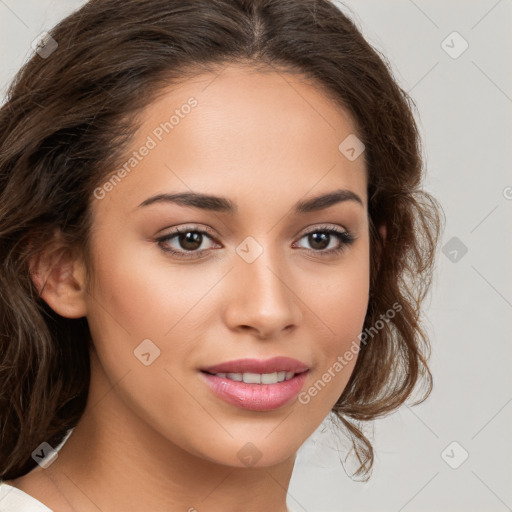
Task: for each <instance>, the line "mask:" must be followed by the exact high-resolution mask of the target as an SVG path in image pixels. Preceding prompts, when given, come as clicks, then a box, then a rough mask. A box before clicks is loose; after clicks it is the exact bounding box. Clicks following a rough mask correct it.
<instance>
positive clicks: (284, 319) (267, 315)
mask: <svg viewBox="0 0 512 512" xmlns="http://www.w3.org/2000/svg"><path fill="white" fill-rule="evenodd" d="M236 252H237V256H236V258H235V267H236V268H235V269H234V272H233V273H232V276H231V278H232V279H234V283H235V285H234V286H235V287H236V290H235V291H234V293H233V294H232V300H231V301H230V303H229V305H228V308H229V312H230V314H229V315H228V317H229V321H230V323H231V327H237V326H241V325H244V326H249V327H253V328H254V329H257V330H258V331H260V332H261V333H262V334H263V333H265V335H270V334H271V333H272V332H277V331H279V330H281V329H284V328H286V327H287V326H289V325H293V324H297V323H298V322H299V321H300V308H299V305H298V304H297V297H296V296H295V295H294V293H293V291H292V290H293V283H290V282H289V281H290V280H291V278H290V277H289V276H290V274H289V272H288V271H287V266H286V259H285V258H284V256H283V255H282V254H280V253H279V249H278V248H272V247H271V237H270V236H269V237H266V238H265V240H263V238H262V237H260V238H259V240H256V239H254V238H252V237H247V238H246V239H245V240H244V241H243V242H242V243H241V244H239V246H238V247H237V248H236Z"/></svg>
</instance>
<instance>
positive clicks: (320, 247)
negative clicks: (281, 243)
mask: <svg viewBox="0 0 512 512" xmlns="http://www.w3.org/2000/svg"><path fill="white" fill-rule="evenodd" d="M303 238H306V239H307V242H308V243H309V244H310V246H311V247H312V248H311V249H308V248H305V250H306V251H307V252H309V253H312V254H314V255H316V256H318V255H320V256H332V255H335V254H340V253H341V252H342V251H343V250H345V248H346V247H347V246H349V245H351V244H352V243H354V241H355V237H354V235H352V234H351V233H350V232H349V231H343V230H341V229H337V228H333V227H332V226H320V227H316V228H314V229H311V230H310V231H308V232H307V233H305V234H304V235H302V237H301V238H300V239H299V240H302V239H303ZM207 240H210V241H213V240H214V238H213V235H212V234H211V233H210V231H209V230H206V229H198V228H195V227H190V226H185V227H181V228H176V229H175V230H174V231H172V232H171V233H169V234H167V235H165V236H162V237H160V238H157V239H156V242H158V245H159V246H160V248H161V249H162V250H163V251H164V252H167V253H171V254H172V255H174V256H176V257H178V258H196V259H199V258H202V257H203V256H202V254H203V253H206V252H208V250H209V249H211V247H204V246H203V242H205V241H207ZM336 241H337V243H336ZM333 242H334V247H330V246H331V245H333V244H332V243H333ZM296 243H297V242H296Z"/></svg>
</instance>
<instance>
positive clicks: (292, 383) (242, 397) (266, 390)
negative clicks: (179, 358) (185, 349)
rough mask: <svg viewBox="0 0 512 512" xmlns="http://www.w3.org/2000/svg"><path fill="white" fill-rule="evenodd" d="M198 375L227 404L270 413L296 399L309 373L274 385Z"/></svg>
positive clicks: (207, 374)
mask: <svg viewBox="0 0 512 512" xmlns="http://www.w3.org/2000/svg"><path fill="white" fill-rule="evenodd" d="M289 371H293V370H289ZM233 373H238V372H233ZM256 373H259V372H256ZM263 373H267V372H263ZM199 374H200V375H201V378H202V379H204V381H205V382H206V384H207V385H208V386H209V388H210V389H211V390H212V391H213V393H215V394H216V395H217V396H218V397H219V398H221V399H223V400H224V401H226V402H227V403H229V404H231V405H234V406H236V407H240V408H242V409H247V410H250V411H271V410H274V409H278V408H280V407H283V406H285V405H287V404H288V403H290V402H291V401H292V400H294V399H295V398H296V397H297V395H298V394H299V392H300V390H301V389H302V387H303V386H304V382H305V380H306V378H307V376H308V374H309V371H304V372H302V373H299V374H297V375H295V376H294V377H292V378H291V379H290V380H285V381H283V382H277V383H275V384H247V383H245V382H238V381H234V380H231V379H228V378H224V377H217V376H216V375H210V374H209V373H205V372H204V371H202V372H199Z"/></svg>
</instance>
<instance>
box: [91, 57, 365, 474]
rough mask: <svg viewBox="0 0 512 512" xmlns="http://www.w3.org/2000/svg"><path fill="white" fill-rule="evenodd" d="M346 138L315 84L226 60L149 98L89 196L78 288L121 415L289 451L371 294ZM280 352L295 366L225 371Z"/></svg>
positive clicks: (194, 438)
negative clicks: (113, 174) (88, 234)
mask: <svg viewBox="0 0 512 512" xmlns="http://www.w3.org/2000/svg"><path fill="white" fill-rule="evenodd" d="M166 123H167V124H166ZM355 133H356V129H355V127H354V124H353V121H352V119H351V118H350V116H349V115H348V114H347V113H346V112H345V111H344V110H342V109H341V108H340V107H339V106H337V105H335V104H334V103H333V102H332V101H331V100H329V99H328V97H326V96H325V95H323V93H322V92H320V90H319V89H318V88H315V86H314V85H312V84H311V82H306V81H305V80H303V79H300V78H299V77H298V76H293V75H290V74H286V73H276V72H270V71H269V72H267V73H262V72H256V71H250V70H247V69H244V68H240V67H234V66H233V67H229V68H227V69H224V70H223V71H222V72H221V73H220V74H218V75H210V74H204V75H200V76H197V77H196V78H194V79H193V80H190V81H187V82H186V83H184V84H182V85H180V86H179V87H173V88H172V89H169V91H166V92H165V94H163V95H162V96H161V97H159V99H158V100H157V101H156V102H155V103H153V104H152V105H151V106H150V107H149V108H148V109H147V110H146V111H145V113H144V117H143V124H142V126H141V128H140V130H139V131H138V134H137V137H136V139H135V140H134V141H133V144H132V148H131V150H132V151H131V152H130V154H129V155H128V156H127V158H126V165H125V166H124V172H123V170H121V169H122V168H123V167H122V166H123V164H124V163H125V162H123V163H122V164H121V165H120V166H119V169H118V172H117V178H114V179H111V180H110V181H106V182H105V184H104V186H103V187H101V188H99V189H96V191H95V198H94V199H93V204H92V212H93V225H94V228H93V232H92V239H91V247H92V275H91V278H92V279H91V282H90V289H89V292H90V293H89V294H87V295H86V297H85V300H86V301H87V304H86V308H87V318H88V322H89V325H90V329H91V334H92V336H93V342H94V346H95V349H96V352H97V356H98V358H99V361H100V362H101V366H102V369H103V371H104V372H105V373H106V375H107V376H108V378H109V380H110V381H111V382H117V381H119V380H120V379H122V380H121V381H120V382H119V383H118V385H117V386H116V387H115V389H114V390H113V392H115V393H117V394H118V395H119V396H120V398H122V401H123V403H124V404H126V410H127V411H128V412H129V414H128V413H127V418H126V424H129V422H130V421H131V420H130V417H129V415H133V417H134V418H135V417H136V418H138V421H140V420H141V419H142V420H143V421H144V422H146V423H147V425H148V426H149V427H150V428H151V429H153V430H154V431H156V432H157V433H158V434H159V435H160V436H162V437H163V438H165V439H166V440H168V441H169V443H173V444H175V445H178V446H179V447H180V448H182V449H184V450H186V451H187V452H189V453H190V454H194V455H196V456H199V457H202V458H204V459H208V460H210V461H214V462H218V463H221V464H226V465H231V466H239V467H241V466H243V465H244V464H245V465H247V462H246V460H245V459H244V455H247V454H248V455H257V456H256V457H253V460H256V459H258V460H257V462H256V464H255V465H257V466H266V465H272V464H276V463H279V462H280V461H284V460H285V459H288V458H289V457H291V456H293V455H294V454H295V452H296V451H297V450H298V448H299V447H300V445H301V444H302V443H303V442H304V441H305V440H306V439H307V437H308V436H310V435H311V434H312V432H313V431H314V430H315V429H316V428H317V427H318V425H319V424H320V423H321V422H322V420H323V419H324V418H325V416H326V415H327V414H328V413H329V411H330V410H331V408H332V406H333V405H334V403H335V402H336V401H337V399H338V398H339V396H340V395H341V393H342V391H343V389H344V388H345V386H346V383H347V381H348V379H349V377H350V375H351V373H352V370H353V368H354V365H355V362H356V357H355V356H354V357H353V358H352V359H351V360H347V358H344V359H343V361H344V363H343V364H342V363H340V358H341V357H343V355H344V354H345V353H346V352H347V350H349V349H350V348H351V347H352V348H353V347H354V346H358V345H357V343H358V334H359V333H360V332H361V330H362V328H363V322H364V318H365V314H366V309H367V305H368V291H369V237H368V217H367V197H366V171H365V166H364V157H363V155H361V156H360V157H359V158H356V159H353V158H352V159H349V158H347V157H346V156H345V154H343V153H342V152H341V151H340V149H339V145H340V143H341V142H342V141H343V140H344V139H345V138H346V137H348V136H349V135H351V134H355ZM144 148H145V149H144ZM133 152H135V153H133ZM130 157H132V158H131V159H130ZM340 191H341V192H340ZM176 194H198V195H197V196H192V195H190V196H188V199H187V198H186V197H184V196H182V197H181V199H179V198H176V196H175V195H176ZM328 194H329V195H330V194H333V195H330V196H328V197H327V198H325V199H324V200H323V201H322V200H317V201H316V202H315V201H312V200H313V199H318V198H319V197H320V196H325V195H328ZM199 195H201V196H199ZM170 196H175V200H171V197H170ZM204 196H215V197H217V198H221V199H214V198H212V197H204ZM329 197H330V198H331V200H329ZM333 198H334V199H333ZM178 229H179V231H180V233H178ZM352 352H356V351H354V350H352ZM275 357H286V358H291V359H293V360H295V362H293V361H292V362H291V364H292V366H290V367H287V366H286V364H285V363H284V362H283V360H281V361H279V360H278V361H277V362H276V366H275V367H274V366H269V367H265V366H254V365H251V364H249V366H246V367H237V366H235V367H231V368H228V369H227V370H228V371H224V372H223V371H222V370H226V369H225V368H223V367H222V364H223V363H226V362H232V361H236V360H239V359H252V360H259V361H260V362H261V361H263V362H267V361H268V360H270V359H272V358H275ZM253 362H254V361H253ZM287 362H288V363H290V361H287ZM337 362H338V364H336V363H337ZM214 365H221V366H220V367H219V368H220V369H219V368H217V369H216V371H215V369H213V370H214V371H212V370H211V368H210V371H211V373H217V374H218V373H220V374H221V375H220V376H212V375H209V374H207V373H205V371H204V369H205V368H209V367H212V366H214ZM293 365H295V366H293ZM340 366H341V368H340ZM286 368H288V371H289V372H291V373H292V374H293V375H295V374H297V375H295V376H293V377H292V378H291V380H287V381H286V382H283V383H273V384H272V383H268V384H265V383H263V384H257V383H254V380H253V379H256V380H257V379H260V378H261V377H260V375H261V374H265V375H264V376H263V380H264V381H265V382H272V379H275V377H278V378H282V377H283V373H282V372H284V371H285V369H286ZM237 369H238V370H244V369H245V371H236V370H237ZM304 369H306V371H304ZM251 370H252V371H251ZM274 372H275V373H277V375H266V374H273V373H274ZM222 373H226V377H223V376H222ZM227 373H232V374H233V373H234V374H236V373H238V374H240V373H242V375H241V376H240V377H239V376H238V375H231V376H229V375H227ZM299 373H301V374H300V375H298V374H299ZM251 374H252V375H251ZM290 376H291V375H290V374H288V375H284V377H285V378H289V377H290ZM123 377H125V378H123ZM92 378H93V379H94V374H93V375H92ZM240 378H241V379H242V380H243V381H242V383H240V382H237V381H236V379H240ZM233 379H235V380H233ZM244 381H247V382H244ZM319 381H320V382H319ZM248 443H252V444H250V445H249V444H248ZM241 450H242V451H241ZM244 450H245V451H244Z"/></svg>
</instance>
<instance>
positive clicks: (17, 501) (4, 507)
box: [0, 481, 52, 512]
mask: <svg viewBox="0 0 512 512" xmlns="http://www.w3.org/2000/svg"><path fill="white" fill-rule="evenodd" d="M0 511H1V512H52V509H51V508H48V507H47V506H46V505H43V504H42V503H41V502H40V501H38V500H36V499H35V498H33V497H32V496H30V495H29V494H27V493H26V492H24V491H22V490H21V489H18V488H17V487H14V486H12V485H10V484H8V483H7V482H5V481H4V482H0Z"/></svg>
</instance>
